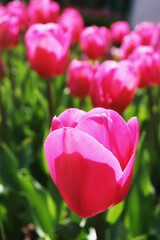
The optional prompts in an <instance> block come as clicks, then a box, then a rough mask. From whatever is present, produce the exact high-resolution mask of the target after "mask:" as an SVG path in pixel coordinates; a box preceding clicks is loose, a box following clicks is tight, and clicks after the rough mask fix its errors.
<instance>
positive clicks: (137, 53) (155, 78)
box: [129, 46, 160, 88]
mask: <svg viewBox="0 0 160 240" xmlns="http://www.w3.org/2000/svg"><path fill="white" fill-rule="evenodd" d="M129 59H130V60H131V61H132V63H133V64H134V65H135V67H137V69H138V71H139V74H140V82H139V87H140V88H145V87H149V86H153V85H160V55H159V54H158V53H157V52H155V51H154V48H153V47H152V46H140V47H138V48H136V49H135V50H134V52H133V53H132V54H131V55H130V57H129Z"/></svg>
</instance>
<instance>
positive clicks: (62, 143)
mask: <svg viewBox="0 0 160 240" xmlns="http://www.w3.org/2000/svg"><path fill="white" fill-rule="evenodd" d="M138 139H139V124H138V121H137V118H136V117H133V118H131V119H130V120H129V121H128V123H126V122H125V121H124V120H123V118H122V117H121V116H120V115H119V114H118V113H117V112H115V111H112V110H106V109H103V108H95V109H92V110H91V111H89V112H84V111H82V110H79V109H74V108H72V109H67V110H66V111H64V112H63V113H61V114H60V115H59V116H58V117H56V116H55V117H54V118H53V119H52V126H51V131H50V133H49V135H48V137H47V139H46V141H45V143H44V151H45V155H46V159H47V164H48V167H49V171H50V174H51V177H52V179H53V181H54V183H55V185H56V186H57V188H58V190H59V192H60V194H61V196H62V198H63V199H64V201H65V202H66V204H67V205H68V207H69V208H70V209H71V210H72V211H74V212H75V213H76V214H77V215H79V216H80V217H83V218H89V217H92V216H94V215H96V214H98V213H100V212H103V211H105V210H106V209H107V208H110V207H112V206H114V205H116V204H118V203H120V202H121V201H123V200H124V198H125V197H126V195H127V193H128V191H129V188H130V185H131V181H132V175H133V167H134V159H135V154H136V148H137V143H138ZM55 146H56V147H55Z"/></svg>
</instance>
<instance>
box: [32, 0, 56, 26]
mask: <svg viewBox="0 0 160 240" xmlns="http://www.w3.org/2000/svg"><path fill="white" fill-rule="evenodd" d="M59 12H60V6H59V4H58V3H57V2H55V1H51V0H31V1H30V3H29V6H28V14H29V17H30V21H31V23H48V22H55V21H56V20H57V18H58V16H59Z"/></svg>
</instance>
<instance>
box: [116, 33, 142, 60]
mask: <svg viewBox="0 0 160 240" xmlns="http://www.w3.org/2000/svg"><path fill="white" fill-rule="evenodd" d="M141 45H142V39H141V37H140V36H139V35H138V34H137V33H135V32H131V33H130V34H128V35H126V36H124V38H123V40H122V43H121V46H120V52H121V59H126V58H128V56H129V55H130V54H131V53H132V52H133V51H134V49H135V48H137V47H139V46H141Z"/></svg>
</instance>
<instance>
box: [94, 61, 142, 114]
mask: <svg viewBox="0 0 160 240" xmlns="http://www.w3.org/2000/svg"><path fill="white" fill-rule="evenodd" d="M138 84H139V75H138V71H137V70H136V68H135V67H134V65H133V64H132V63H131V62H130V61H128V60H122V61H120V62H115V61H112V60H108V61H104V62H103V63H102V64H101V65H100V66H99V68H98V70H97V72H96V74H95V76H94V79H93V82H92V84H91V90H90V96H91V100H92V104H93V106H94V107H104V108H110V109H113V110H115V111H117V112H119V113H122V112H123V111H124V110H125V109H126V107H127V106H128V105H129V104H130V103H131V102H132V100H133V98H134V95H135V92H136V89H137V87H138Z"/></svg>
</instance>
